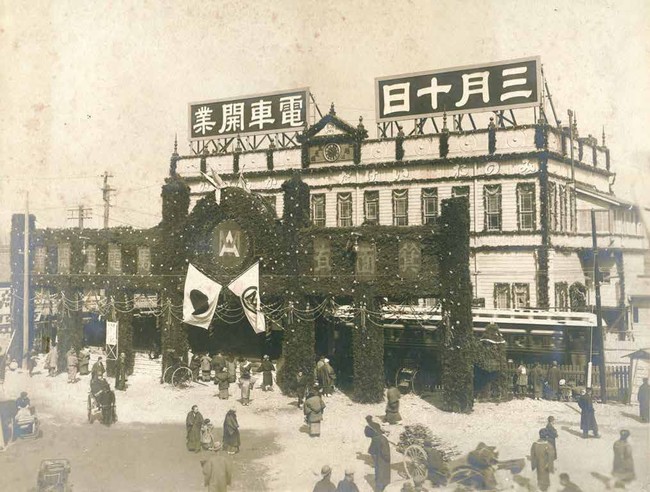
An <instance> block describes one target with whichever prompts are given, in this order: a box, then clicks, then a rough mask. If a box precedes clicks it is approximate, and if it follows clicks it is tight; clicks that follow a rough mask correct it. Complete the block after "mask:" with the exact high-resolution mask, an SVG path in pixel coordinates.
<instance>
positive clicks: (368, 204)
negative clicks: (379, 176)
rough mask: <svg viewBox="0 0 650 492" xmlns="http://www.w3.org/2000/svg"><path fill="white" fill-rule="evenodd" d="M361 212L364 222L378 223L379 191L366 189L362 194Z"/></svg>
mask: <svg viewBox="0 0 650 492" xmlns="http://www.w3.org/2000/svg"><path fill="white" fill-rule="evenodd" d="M363 213H364V222H365V223H366V224H379V192H378V191H366V192H365V193H364V194H363Z"/></svg>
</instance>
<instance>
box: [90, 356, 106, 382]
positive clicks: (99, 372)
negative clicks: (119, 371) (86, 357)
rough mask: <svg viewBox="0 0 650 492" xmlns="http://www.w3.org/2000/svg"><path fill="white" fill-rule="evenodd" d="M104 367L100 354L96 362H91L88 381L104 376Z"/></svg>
mask: <svg viewBox="0 0 650 492" xmlns="http://www.w3.org/2000/svg"><path fill="white" fill-rule="evenodd" d="M105 372H106V368H105V367H104V362H103V361H102V356H101V355H100V356H99V358H98V359H97V362H95V363H94V364H93V368H92V369H91V370H90V381H91V383H92V381H94V380H95V379H97V377H98V376H102V377H104V373H105Z"/></svg>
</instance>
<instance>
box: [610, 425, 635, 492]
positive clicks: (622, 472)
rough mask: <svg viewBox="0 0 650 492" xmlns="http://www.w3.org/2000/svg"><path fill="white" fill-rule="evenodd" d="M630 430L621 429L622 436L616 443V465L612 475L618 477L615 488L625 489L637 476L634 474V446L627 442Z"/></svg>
mask: <svg viewBox="0 0 650 492" xmlns="http://www.w3.org/2000/svg"><path fill="white" fill-rule="evenodd" d="M628 437H630V431H629V430H625V429H624V430H622V431H621V438H620V439H619V440H618V441H616V442H615V443H614V466H613V468H612V475H614V477H615V478H616V483H615V484H614V487H615V488H621V489H624V488H625V485H626V484H627V483H629V482H631V481H633V480H634V479H635V478H636V475H635V474H634V458H633V456H632V446H630V443H629V442H627V438H628Z"/></svg>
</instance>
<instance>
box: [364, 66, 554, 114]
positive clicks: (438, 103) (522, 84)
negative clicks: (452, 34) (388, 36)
mask: <svg viewBox="0 0 650 492" xmlns="http://www.w3.org/2000/svg"><path fill="white" fill-rule="evenodd" d="M541 70H542V66H541V61H540V58H539V57H529V58H520V59H517V60H509V61H503V62H497V63H486V64H482V65H471V66H466V67H458V68H448V69H443V70H431V71H427V72H419V73H411V74H404V75H394V76H391V77H379V78H377V79H375V101H376V113H377V121H380V122H382V121H396V120H403V119H410V118H426V117H429V116H440V115H442V114H443V113H444V112H446V113H447V114H449V115H452V114H460V113H472V112H481V111H496V110H502V109H515V108H523V107H531V106H536V105H539V102H540V98H541V90H542V76H541Z"/></svg>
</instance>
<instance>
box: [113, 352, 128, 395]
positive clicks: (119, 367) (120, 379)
mask: <svg viewBox="0 0 650 492" xmlns="http://www.w3.org/2000/svg"><path fill="white" fill-rule="evenodd" d="M115 389H116V390H120V391H126V354H125V353H124V352H122V353H121V354H120V356H119V357H118V359H117V364H115Z"/></svg>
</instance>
